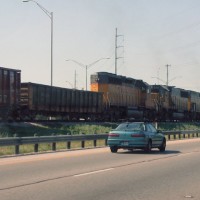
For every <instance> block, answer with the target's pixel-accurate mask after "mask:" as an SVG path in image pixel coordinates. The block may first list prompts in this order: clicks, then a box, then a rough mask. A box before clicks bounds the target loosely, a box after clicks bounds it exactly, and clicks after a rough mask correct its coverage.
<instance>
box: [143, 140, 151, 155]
mask: <svg viewBox="0 0 200 200" xmlns="http://www.w3.org/2000/svg"><path fill="white" fill-rule="evenodd" d="M151 148H152V142H151V140H149V141H148V143H147V146H146V147H145V149H144V150H145V151H146V152H147V153H150V152H151Z"/></svg>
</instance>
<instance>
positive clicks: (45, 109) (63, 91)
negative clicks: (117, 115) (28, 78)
mask: <svg viewBox="0 0 200 200" xmlns="http://www.w3.org/2000/svg"><path fill="white" fill-rule="evenodd" d="M102 105H103V95H102V93H97V92H90V91H83V90H75V89H68V88H61V87H54V86H48V85H42V84H36V83H22V84H21V110H22V118H27V117H28V118H30V119H35V118H36V117H37V115H42V116H45V117H47V118H49V117H54V118H55V119H58V118H62V119H66V120H79V119H81V118H83V119H85V120H95V119H98V118H99V117H100V116H101V114H102V109H103V107H102Z"/></svg>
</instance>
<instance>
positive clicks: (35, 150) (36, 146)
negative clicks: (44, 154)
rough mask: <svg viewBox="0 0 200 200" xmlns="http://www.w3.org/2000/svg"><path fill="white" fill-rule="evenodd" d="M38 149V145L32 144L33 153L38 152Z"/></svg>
mask: <svg viewBox="0 0 200 200" xmlns="http://www.w3.org/2000/svg"><path fill="white" fill-rule="evenodd" d="M38 147H39V145H38V144H34V152H35V153H37V152H38Z"/></svg>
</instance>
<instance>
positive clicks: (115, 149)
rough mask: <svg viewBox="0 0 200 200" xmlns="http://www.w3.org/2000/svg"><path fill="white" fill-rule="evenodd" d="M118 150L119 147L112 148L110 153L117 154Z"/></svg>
mask: <svg viewBox="0 0 200 200" xmlns="http://www.w3.org/2000/svg"><path fill="white" fill-rule="evenodd" d="M117 150H118V148H117V147H110V151H111V152H112V153H117Z"/></svg>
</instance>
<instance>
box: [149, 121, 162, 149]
mask: <svg viewBox="0 0 200 200" xmlns="http://www.w3.org/2000/svg"><path fill="white" fill-rule="evenodd" d="M148 127H149V129H150V130H151V135H152V145H153V146H160V144H161V143H162V138H161V136H160V134H159V133H158V132H157V130H156V128H155V127H154V126H153V125H152V124H148Z"/></svg>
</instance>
